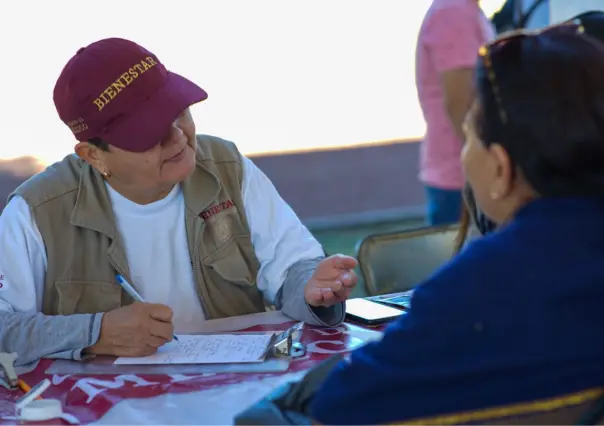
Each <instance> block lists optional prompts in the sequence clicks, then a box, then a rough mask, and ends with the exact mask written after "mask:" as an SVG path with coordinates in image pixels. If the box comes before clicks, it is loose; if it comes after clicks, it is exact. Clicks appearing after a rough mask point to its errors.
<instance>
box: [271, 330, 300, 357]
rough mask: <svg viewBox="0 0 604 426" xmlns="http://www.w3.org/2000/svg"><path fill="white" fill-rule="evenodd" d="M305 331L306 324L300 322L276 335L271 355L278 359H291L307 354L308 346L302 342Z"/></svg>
mask: <svg viewBox="0 0 604 426" xmlns="http://www.w3.org/2000/svg"><path fill="white" fill-rule="evenodd" d="M303 329H304V323H303V322H299V323H297V324H296V325H294V326H292V327H290V328H288V329H287V330H285V331H283V332H281V333H278V334H275V336H274V337H273V340H272V341H271V352H270V354H271V355H273V356H276V357H290V358H299V357H301V356H304V355H305V354H306V346H304V344H303V343H302V342H300V339H301V338H302V331H303Z"/></svg>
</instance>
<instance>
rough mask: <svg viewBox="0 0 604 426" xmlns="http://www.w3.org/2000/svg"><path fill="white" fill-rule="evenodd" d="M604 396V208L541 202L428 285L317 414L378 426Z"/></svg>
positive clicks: (331, 386) (342, 374)
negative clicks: (580, 395) (591, 393)
mask: <svg viewBox="0 0 604 426" xmlns="http://www.w3.org/2000/svg"><path fill="white" fill-rule="evenodd" d="M408 267H413V266H412V265H409V266H408ZM599 385H604V201H601V200H594V199H582V198H573V199H568V198H565V199H541V200H538V201H534V202H532V203H530V204H529V205H527V206H525V207H524V208H523V209H521V211H520V212H518V214H517V215H516V217H515V219H514V220H513V221H512V222H511V223H509V224H507V225H505V226H504V227H502V228H501V229H500V230H498V231H496V232H494V233H492V234H489V235H488V236H486V237H484V238H481V239H478V240H476V241H475V242H472V243H471V244H469V245H468V247H467V248H466V249H465V250H464V251H463V252H462V253H460V254H459V255H458V256H456V257H455V258H454V259H453V260H452V261H450V262H449V263H448V264H446V265H445V266H443V267H442V268H441V269H439V270H438V271H437V272H436V273H435V274H434V275H433V276H432V277H431V278H430V279H429V280H427V281H426V282H425V283H423V284H422V285H421V286H419V287H418V288H417V290H416V291H415V293H414V295H413V298H412V300H411V309H410V311H409V313H408V314H407V315H404V316H402V317H401V318H400V319H399V320H398V321H396V322H395V323H393V324H391V325H390V326H389V327H388V329H387V331H386V332H385V335H384V338H383V340H382V341H380V342H376V343H371V344H368V345H366V346H364V347H363V348H360V349H358V350H356V351H354V352H353V354H352V356H351V359H350V362H346V363H344V362H343V363H341V364H340V365H339V366H338V367H337V368H336V369H335V370H334V371H333V372H332V373H331V375H330V376H329V377H328V379H327V380H326V382H325V383H324V385H323V387H322V388H321V389H320V391H319V392H318V394H317V395H316V398H314V400H313V405H312V411H313V417H314V418H315V420H317V421H319V422H321V423H326V424H376V423H385V422H395V421H403V420H410V419H413V418H418V417H425V416H434V415H441V414H450V413H456V412H460V411H468V410H469V411H472V410H476V409H481V408H488V407H493V406H497V405H507V404H512V403H520V402H527V401H531V400H535V399H542V398H548V397H553V396H556V395H561V394H565V393H571V392H575V391H580V390H583V389H586V388H589V387H594V386H599Z"/></svg>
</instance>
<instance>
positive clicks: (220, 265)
mask: <svg viewBox="0 0 604 426" xmlns="http://www.w3.org/2000/svg"><path fill="white" fill-rule="evenodd" d="M253 250H254V249H253V247H252V243H251V241H250V239H249V236H248V235H236V236H234V237H233V238H232V239H231V240H230V241H229V242H227V243H226V244H224V245H223V246H222V247H220V248H219V249H218V250H216V251H215V252H214V253H212V254H209V255H208V256H207V257H206V258H205V259H204V260H203V264H204V265H205V266H206V267H207V268H208V269H209V271H210V272H214V273H216V274H217V275H218V276H219V277H220V278H222V280H225V281H228V282H230V283H233V284H237V285H239V286H246V287H247V286H254V285H256V276H255V275H254V274H253V271H255V268H252V267H250V265H249V263H248V259H247V258H246V256H245V254H244V253H253Z"/></svg>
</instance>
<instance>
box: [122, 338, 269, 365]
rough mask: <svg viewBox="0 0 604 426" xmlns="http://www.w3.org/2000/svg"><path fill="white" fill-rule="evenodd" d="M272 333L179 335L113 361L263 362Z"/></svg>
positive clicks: (175, 362) (179, 362)
mask: <svg viewBox="0 0 604 426" xmlns="http://www.w3.org/2000/svg"><path fill="white" fill-rule="evenodd" d="M271 338H272V334H202V335H191V336H189V335H179V336H178V339H179V341H178V342H177V341H175V340H174V341H172V342H170V343H166V344H165V345H164V346H162V347H161V348H159V349H158V351H157V353H155V354H153V355H149V356H146V357H138V358H129V357H120V358H117V359H116V360H115V364H130V365H132V364H230V363H251V362H262V361H264V358H265V356H266V353H267V349H268V346H269V344H270V342H271Z"/></svg>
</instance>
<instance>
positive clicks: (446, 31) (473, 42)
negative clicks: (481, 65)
mask: <svg viewBox="0 0 604 426" xmlns="http://www.w3.org/2000/svg"><path fill="white" fill-rule="evenodd" d="M479 16H480V15H479V11H477V10H476V9H474V8H466V7H461V6H450V7H443V8H441V9H437V10H435V11H434V12H433V13H432V15H431V16H430V17H429V19H428V21H427V22H426V24H425V29H424V32H423V34H422V36H423V37H422V38H423V40H422V44H423V47H424V48H425V49H426V50H427V52H428V54H429V56H430V58H431V60H432V63H433V64H434V66H435V68H436V71H437V72H438V73H439V74H440V73H443V72H445V71H451V70H454V69H461V68H473V67H474V64H475V62H476V57H477V54H478V49H479V48H480V46H481V45H482V43H483V40H482V38H481V29H480V22H479V20H478V18H479Z"/></svg>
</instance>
